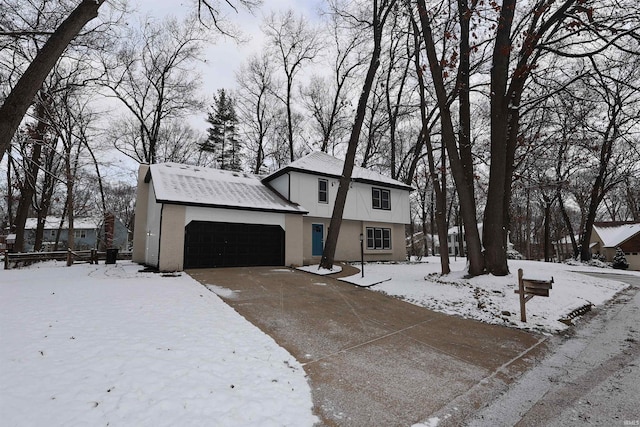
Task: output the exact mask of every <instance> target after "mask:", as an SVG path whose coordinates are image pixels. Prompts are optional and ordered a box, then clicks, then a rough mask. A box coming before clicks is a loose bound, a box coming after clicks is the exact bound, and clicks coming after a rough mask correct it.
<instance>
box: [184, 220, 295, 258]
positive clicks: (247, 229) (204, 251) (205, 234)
mask: <svg viewBox="0 0 640 427" xmlns="http://www.w3.org/2000/svg"><path fill="white" fill-rule="evenodd" d="M284 249H285V232H284V230H283V229H282V227H280V226H279V225H265V224H240V223H228V222H209V221H191V222H190V223H189V224H188V225H187V226H186V227H185V239H184V268H210V267H245V266H259V265H260V266H264V265H284V264H285V262H284V255H285V252H284Z"/></svg>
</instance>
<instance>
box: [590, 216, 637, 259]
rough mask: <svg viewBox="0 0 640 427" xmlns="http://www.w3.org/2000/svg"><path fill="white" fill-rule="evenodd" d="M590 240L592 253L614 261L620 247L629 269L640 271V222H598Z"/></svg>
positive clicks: (594, 226)
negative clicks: (617, 248)
mask: <svg viewBox="0 0 640 427" xmlns="http://www.w3.org/2000/svg"><path fill="white" fill-rule="evenodd" d="M590 242H591V243H590V245H589V248H590V250H591V253H592V254H599V255H603V256H604V257H605V259H606V261H608V262H611V261H613V257H614V256H615V254H616V247H619V248H620V249H622V252H624V256H625V258H626V259H627V262H628V263H629V270H638V271H640V222H596V223H595V224H594V225H593V230H592V231H591V240H590Z"/></svg>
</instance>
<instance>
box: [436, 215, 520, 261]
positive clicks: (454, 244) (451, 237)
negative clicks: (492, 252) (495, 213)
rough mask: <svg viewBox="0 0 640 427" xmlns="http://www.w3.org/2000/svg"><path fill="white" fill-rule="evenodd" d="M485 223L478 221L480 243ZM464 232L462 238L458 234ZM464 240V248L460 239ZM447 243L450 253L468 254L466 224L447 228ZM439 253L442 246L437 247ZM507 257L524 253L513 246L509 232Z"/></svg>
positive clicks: (518, 257)
mask: <svg viewBox="0 0 640 427" xmlns="http://www.w3.org/2000/svg"><path fill="white" fill-rule="evenodd" d="M483 228H484V224H483V223H481V222H480V223H478V233H479V234H480V243H482V233H483ZM460 233H462V239H460V238H459V237H458V236H459V234H460ZM461 240H462V250H461V248H460V246H461V245H460V241H461ZM447 243H448V246H449V255H450V256H467V241H466V239H465V237H464V226H462V227H460V226H458V225H454V226H453V227H450V228H449V229H448V230H447ZM437 251H438V253H439V252H440V247H437ZM507 257H509V258H514V257H517V259H521V257H522V255H520V254H519V253H518V252H516V251H515V249H514V247H513V243H511V239H510V238H509V233H508V232H507Z"/></svg>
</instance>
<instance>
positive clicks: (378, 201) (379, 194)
mask: <svg viewBox="0 0 640 427" xmlns="http://www.w3.org/2000/svg"><path fill="white" fill-rule="evenodd" d="M371 204H372V206H373V209H384V210H391V197H390V194H389V190H384V189H382V188H375V187H374V188H372V189H371Z"/></svg>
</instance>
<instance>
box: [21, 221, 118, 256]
mask: <svg viewBox="0 0 640 427" xmlns="http://www.w3.org/2000/svg"><path fill="white" fill-rule="evenodd" d="M37 221H38V220H37V218H27V221H26V223H25V227H24V250H25V251H27V252H28V251H32V250H33V249H34V245H35V240H36V228H37ZM61 222H62V220H61V218H60V217H55V216H48V217H46V219H45V225H44V234H43V236H42V249H43V250H45V251H51V250H54V248H55V242H56V236H57V235H58V230H60V236H59V238H58V250H66V248H67V242H68V240H69V226H68V223H67V221H66V220H65V221H64V223H62V225H61ZM113 226H114V233H113V244H112V245H111V247H112V248H118V249H121V250H125V249H128V247H129V230H127V228H126V227H125V226H124V224H123V223H122V222H121V221H120V220H118V219H117V218H116V219H114V225H113ZM104 235H105V221H104V219H103V218H74V220H73V236H74V239H73V240H74V248H75V249H78V250H83V249H104V246H105V237H104Z"/></svg>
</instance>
